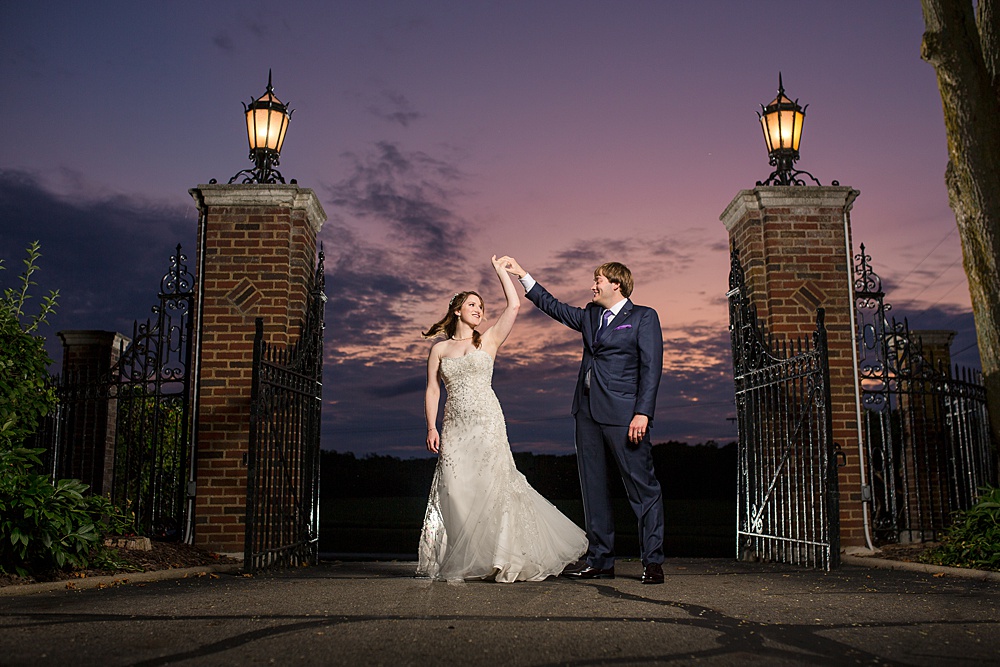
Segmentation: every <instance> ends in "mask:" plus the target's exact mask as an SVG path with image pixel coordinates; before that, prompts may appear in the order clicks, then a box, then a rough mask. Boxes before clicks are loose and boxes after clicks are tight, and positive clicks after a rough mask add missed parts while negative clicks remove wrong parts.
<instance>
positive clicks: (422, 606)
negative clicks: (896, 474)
mask: <svg viewBox="0 0 1000 667" xmlns="http://www.w3.org/2000/svg"><path fill="white" fill-rule="evenodd" d="M413 566H414V564H413V563H398V562H392V563H378V562H373V563H365V562H349V563H348V562H344V563H340V562H334V563H325V564H323V565H321V566H319V567H315V568H308V569H301V570H296V571H292V572H285V573H281V574H275V575H269V576H259V577H254V578H248V577H242V576H239V575H236V574H222V575H216V576H217V578H214V577H213V576H203V577H199V578H189V579H183V580H173V581H170V580H167V581H156V582H148V583H144V584H131V585H126V586H116V587H111V588H105V589H91V590H83V591H69V590H62V591H57V592H46V593H38V594H35V595H28V596H21V597H2V596H0V664H3V665H60V666H69V665H74V666H75V665H100V666H101V667H112V666H114V665H168V664H169V665H175V664H176V665H240V666H247V665H268V664H302V665H377V664H383V665H452V664H454V665H467V664H487V665H492V664H496V665H645V664H656V663H674V664H688V663H698V664H706V665H745V664H767V665H786V664H787V665H794V664H819V665H844V664H875V663H878V664H900V665H902V664H905V665H966V664H967V665H973V664H997V663H998V661H1000V620H998V619H1000V613H998V603H1000V583H997V582H992V581H975V580H971V579H966V578H953V577H951V576H943V577H941V576H934V574H933V573H922V572H911V571H893V570H880V569H868V568H865V567H859V566H854V565H848V566H845V567H843V568H842V569H841V570H839V571H837V572H834V573H824V572H815V571H808V570H799V569H795V568H791V567H784V566H779V565H770V564H748V563H737V562H734V561H729V560H719V559H671V560H668V561H667V563H666V567H665V571H666V573H667V583H666V584H664V585H662V586H643V585H641V584H640V583H639V581H638V576H639V573H640V565H639V564H638V563H635V562H627V563H621V564H620V565H619V577H618V578H617V579H615V580H613V581H599V582H576V581H569V580H565V579H550V580H548V581H545V582H540V583H522V584H490V583H482V582H476V583H464V584H445V583H433V582H430V581H427V580H421V579H416V578H413V577H412V571H413Z"/></svg>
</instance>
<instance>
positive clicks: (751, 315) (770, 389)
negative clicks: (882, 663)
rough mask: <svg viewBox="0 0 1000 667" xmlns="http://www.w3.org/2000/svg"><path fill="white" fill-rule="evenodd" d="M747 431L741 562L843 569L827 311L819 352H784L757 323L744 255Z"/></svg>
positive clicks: (801, 346)
mask: <svg viewBox="0 0 1000 667" xmlns="http://www.w3.org/2000/svg"><path fill="white" fill-rule="evenodd" d="M728 297H729V332H730V337H731V340H732V347H733V376H734V381H735V384H736V413H737V426H738V432H739V445H738V461H739V462H738V467H739V470H738V477H737V501H736V502H737V521H738V525H737V529H736V531H737V532H736V542H737V558H738V559H743V560H756V559H764V560H769V561H779V562H785V563H791V564H796V565H805V566H809V567H816V568H822V569H826V570H830V569H832V568H836V567H838V566H839V564H840V516H839V514H840V503H839V498H840V497H839V492H838V486H837V463H836V460H837V457H836V451H835V445H834V443H833V427H832V421H831V416H830V411H829V405H830V378H829V366H828V361H827V343H826V328H825V326H824V322H823V319H824V311H823V309H822V308H821V309H819V310H818V311H817V313H816V330H815V332H814V333H813V336H812V343H811V345H809V344H807V343H804V342H802V341H794V342H793V343H792V344H791V345H789V344H786V343H782V344H780V345H778V344H777V343H776V342H775V341H774V340H773V338H772V337H771V336H769V335H768V334H767V332H765V331H764V328H763V325H762V324H761V323H760V322H759V321H758V319H757V309H756V307H754V306H753V305H752V303H751V301H750V298H749V294H748V289H747V286H746V283H745V278H744V273H743V268H742V266H741V265H740V261H739V254H738V253H737V252H735V251H734V252H733V254H732V262H731V268H730V274H729V293H728Z"/></svg>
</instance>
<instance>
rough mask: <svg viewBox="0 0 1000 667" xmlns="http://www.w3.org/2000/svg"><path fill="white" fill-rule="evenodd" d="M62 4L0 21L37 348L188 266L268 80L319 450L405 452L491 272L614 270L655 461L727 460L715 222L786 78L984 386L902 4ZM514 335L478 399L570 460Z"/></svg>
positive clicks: (556, 383) (565, 380) (530, 325)
mask: <svg viewBox="0 0 1000 667" xmlns="http://www.w3.org/2000/svg"><path fill="white" fill-rule="evenodd" d="M59 5H60V6H58V9H57V8H56V6H55V5H53V4H51V3H13V2H8V3H3V4H2V5H0V74H2V79H0V80H2V81H3V83H4V88H5V90H4V93H5V95H4V97H5V101H4V103H3V105H2V107H0V108H2V111H0V119H2V120H3V124H2V127H3V128H4V129H5V133H6V135H7V137H6V138H5V139H4V141H3V148H2V149H0V257H2V258H3V259H4V260H5V263H6V264H7V265H8V266H12V267H13V268H16V267H17V266H19V263H20V258H21V256H22V249H23V247H24V246H25V245H26V244H27V243H28V242H29V241H31V240H34V239H40V240H41V241H42V250H43V253H44V258H43V260H42V266H43V271H42V274H40V277H39V283H40V287H41V288H42V289H50V288H51V289H54V288H58V289H60V290H61V292H62V298H61V299H60V304H61V305H60V308H59V312H58V314H57V316H56V317H54V318H53V320H52V326H51V327H50V328H49V329H48V330H47V333H48V334H49V335H50V336H51V337H53V338H54V335H53V333H54V332H55V331H57V330H61V329H86V328H95V329H118V330H120V331H124V332H126V333H127V332H130V331H131V328H132V320H134V319H135V318H138V317H143V318H144V317H146V316H147V314H148V312H149V306H150V305H152V303H153V299H154V298H155V293H156V290H157V287H158V283H159V278H160V276H161V275H162V273H163V272H164V270H165V269H166V267H167V260H168V257H169V255H170V254H171V251H172V249H173V247H174V245H176V244H177V243H178V242H180V243H182V244H184V247H185V249H186V250H187V252H188V253H189V256H190V257H191V265H192V266H193V265H194V234H195V223H196V212H195V208H194V204H193V202H192V201H191V199H190V197H189V195H188V194H187V190H188V188H190V187H193V186H195V185H198V184H202V183H207V182H208V181H209V179H212V178H216V179H218V180H219V181H221V182H225V181H226V180H228V179H229V177H230V176H232V175H233V174H235V173H236V172H237V171H239V170H240V169H243V168H245V167H247V166H249V162H248V161H247V160H246V152H247V149H246V138H245V135H244V126H243V120H242V106H241V104H240V103H241V102H247V101H249V100H250V99H251V98H252V97H257V96H259V95H260V94H261V93H263V91H264V87H265V84H266V82H267V72H268V69H269V68H271V69H273V72H274V87H275V92H276V94H277V96H278V97H279V98H280V99H281V100H282V101H285V102H288V103H290V105H291V107H292V108H293V109H295V113H294V116H293V117H292V121H291V124H290V128H289V131H288V135H287V138H286V141H285V147H284V151H283V154H282V161H281V167H280V169H281V171H282V173H283V174H284V175H285V177H286V179H291V178H295V179H297V180H298V182H299V184H300V185H301V186H303V187H309V188H313V189H314V190H315V191H316V193H317V195H318V196H319V198H320V200H321V202H322V204H323V206H324V208H325V210H326V212H327V214H328V216H329V221H328V222H327V224H326V226H325V227H324V228H323V230H322V232H321V241H322V242H323V243H324V244H325V247H326V251H327V263H326V266H327V292H328V294H329V296H330V302H329V306H328V310H327V365H326V378H325V380H326V381H325V388H324V394H325V397H326V402H327V408H326V410H325V412H324V422H325V430H324V436H323V437H324V447H326V448H329V449H337V450H341V451H354V452H356V453H359V454H362V453H369V452H377V453H384V454H393V455H397V456H404V457H407V456H414V455H422V454H423V453H424V452H423V444H422V440H423V434H424V424H423V417H422V414H421V412H422V408H421V402H422V396H423V393H422V389H423V381H424V380H423V368H424V363H425V359H426V354H427V349H428V346H429V344H428V343H427V342H425V341H423V340H421V338H420V335H419V332H420V330H421V328H426V327H427V326H428V325H429V324H430V323H432V322H433V321H434V320H436V319H437V318H438V317H440V315H441V314H442V313H443V308H444V307H445V305H446V303H447V300H448V298H449V297H450V296H451V294H452V293H454V292H456V291H459V290H462V289H469V288H477V289H479V290H480V291H481V293H482V294H483V296H484V297H485V299H486V305H487V310H488V314H489V311H490V309H491V308H492V309H493V312H494V313H495V312H496V309H497V308H498V307H499V306H500V305H501V299H502V293H501V291H500V289H499V285H498V283H497V281H496V278H495V277H492V270H491V268H490V265H489V257H490V255H491V254H493V253H497V254H511V255H513V256H515V257H516V258H517V259H519V260H520V261H521V263H522V264H523V265H524V266H525V268H527V269H528V270H529V271H531V272H532V274H533V275H534V276H535V277H536V278H538V279H539V281H540V282H542V283H543V284H545V285H546V287H548V288H549V289H550V291H552V292H553V293H555V294H556V295H557V296H559V297H561V298H563V299H564V300H566V301H568V302H570V303H576V304H579V305H583V304H584V303H585V302H586V301H587V298H588V296H589V292H588V288H589V285H590V276H591V274H592V271H593V268H594V267H595V266H596V265H598V264H600V263H601V262H603V261H606V260H618V261H622V262H624V263H626V264H627V265H629V266H630V267H631V268H632V271H633V273H634V274H635V277H636V283H637V287H636V290H635V293H634V296H633V298H634V300H635V301H636V302H637V303H641V304H645V305H650V306H653V307H655V308H656V309H657V310H658V311H659V314H660V319H661V321H662V323H663V326H664V339H665V342H666V349H665V352H666V354H665V369H664V371H665V372H664V378H663V383H662V385H661V391H660V397H659V407H658V411H657V419H656V426H655V431H654V440H657V441H659V440H666V439H671V438H672V439H677V440H682V441H687V442H692V443H694V442H703V441H705V440H708V439H715V440H718V441H728V440H731V439H733V438H734V437H735V428H734V427H733V426H732V425H731V424H730V423H729V422H727V421H726V417H728V416H731V415H732V414H733V410H732V375H731V365H730V357H729V340H728V332H727V331H726V325H727V310H726V302H725V292H726V289H727V277H728V265H729V258H728V254H727V237H726V232H725V229H724V228H723V226H722V224H721V223H720V222H719V220H718V218H719V214H720V213H721V212H722V211H723V209H725V207H726V205H727V204H728V203H729V202H730V200H731V199H732V198H733V197H734V196H735V195H736V194H737V193H738V192H739V190H741V189H744V188H750V187H753V185H754V183H755V182H756V181H758V180H762V179H764V178H766V177H767V175H768V174H769V172H770V169H769V167H768V164H767V156H766V153H765V150H764V143H763V139H762V137H761V133H760V128H759V125H758V123H757V117H756V115H755V111H756V110H757V109H758V108H759V104H761V103H767V102H769V101H770V100H771V99H773V97H774V94H775V90H776V88H777V79H778V72H779V71H781V72H782V73H783V76H784V83H785V88H786V91H787V93H788V95H789V96H790V97H792V98H793V99H794V98H798V99H799V101H800V103H802V104H807V103H808V104H809V108H808V111H807V119H806V123H805V131H804V134H803V137H804V138H803V142H802V150H801V152H802V159H801V160H800V162H799V163H798V166H799V167H800V168H802V169H806V170H808V171H810V172H812V173H813V174H814V175H816V176H817V177H818V178H819V179H820V181H821V182H822V183H823V184H824V185H827V184H829V183H830V181H832V180H838V181H839V182H840V183H841V184H843V185H849V186H852V187H854V188H856V189H858V190H860V191H861V196H860V198H859V199H858V201H857V203H856V204H855V207H854V211H853V233H854V239H855V243H856V244H857V243H860V242H863V243H865V244H866V247H867V249H868V252H869V253H870V254H871V255H873V258H874V259H873V263H874V266H875V270H876V271H877V272H878V273H879V274H880V275H881V276H882V277H883V280H884V283H885V285H886V286H887V291H888V295H889V296H888V299H889V300H890V301H891V302H892V303H893V305H894V312H895V313H896V314H897V315H906V316H908V317H909V318H910V322H911V326H913V327H914V328H951V329H957V330H958V331H959V335H958V337H957V338H956V340H955V343H954V347H953V350H954V352H955V353H956V354H955V360H956V362H958V363H962V364H965V365H977V364H978V355H977V352H976V348H975V336H974V333H973V330H972V318H971V314H970V312H969V311H970V306H969V295H968V288H967V285H966V282H965V276H964V273H963V272H962V265H961V253H960V248H959V241H958V235H957V232H956V231H955V221H954V217H953V215H952V212H951V211H950V209H949V208H948V203H947V196H946V192H945V186H944V178H943V174H944V166H945V162H946V159H947V157H946V151H945V138H944V126H943V122H942V115H941V103H940V97H939V96H938V92H937V86H936V82H935V77H934V71H933V69H932V67H931V66H930V65H928V64H926V63H924V62H923V61H921V60H920V56H919V52H920V38H921V33H922V31H923V23H922V19H921V15H920V7H919V4H918V3H916V2H910V3H901V2H898V0H857V1H845V0H840V1H833V0H830V1H828V2H809V3H792V2H787V0H786V1H783V2H765V1H757V2H744V1H738V0H731V1H721V0H719V1H711V0H705V1H702V2H696V3H695V2H691V3H680V2H652V1H650V2H628V1H617V2H611V1H608V2H585V1H578V0H573V1H570V0H566V1H550V0H547V1H545V2H538V1H533V2H518V1H512V0H507V1H505V2H495V3H494V2H458V1H456V2H421V3H414V2H378V1H370V2H329V1H316V2H294V1H290V2H286V3H283V4H281V5H275V4H274V3H257V2H238V3H237V2H212V3H205V2H169V3H134V2H132V3H124V2H122V3H117V2H101V3H68V2H67V3H59ZM10 273H13V271H10V272H8V275H0V281H2V283H3V284H4V285H9V284H10V282H9V281H10V279H11V278H12V276H11V275H9V274H10ZM522 313H523V314H522V316H521V319H520V321H519V322H518V324H517V326H516V327H515V329H514V333H513V334H512V336H511V338H510V339H509V342H508V344H507V345H506V346H505V347H504V348H503V349H502V350H501V353H500V358H499V360H498V364H497V372H496V378H495V386H496V390H497V393H498V395H499V396H500V399H501V402H502V403H503V405H504V408H505V411H506V414H507V417H508V420H509V421H510V435H511V441H512V444H513V446H514V447H515V449H530V450H534V451H552V452H569V451H571V449H572V422H571V420H570V419H569V404H570V392H571V390H572V387H573V382H574V379H575V375H576V368H577V365H578V362H579V347H580V342H579V335H578V334H574V333H573V332H570V331H569V330H567V329H564V328H562V327H561V326H560V325H558V324H556V323H554V322H552V321H550V320H548V319H547V318H545V317H544V316H541V315H540V314H539V313H537V312H536V311H534V309H533V308H531V307H530V305H528V307H526V308H524V309H523V311H522ZM52 347H53V350H54V353H57V351H58V349H57V347H56V346H52Z"/></svg>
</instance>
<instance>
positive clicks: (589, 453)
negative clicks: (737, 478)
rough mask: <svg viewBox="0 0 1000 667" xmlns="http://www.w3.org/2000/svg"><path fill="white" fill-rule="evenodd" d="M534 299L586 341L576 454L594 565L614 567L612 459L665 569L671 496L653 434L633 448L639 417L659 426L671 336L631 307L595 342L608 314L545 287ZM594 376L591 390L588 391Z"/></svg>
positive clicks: (650, 555) (643, 310) (647, 556)
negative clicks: (663, 487) (656, 459)
mask: <svg viewBox="0 0 1000 667" xmlns="http://www.w3.org/2000/svg"><path fill="white" fill-rule="evenodd" d="M526 296H527V297H528V299H529V300H530V301H531V302H532V303H533V304H535V305H536V306H537V307H538V308H539V309H540V310H541V311H542V312H544V313H545V314H546V315H548V316H549V317H551V318H552V319H554V320H556V321H558V322H561V323H562V324H565V325H566V326H568V327H569V328H571V329H575V330H576V331H579V332H580V333H581V334H583V360H582V362H581V363H580V374H579V376H578V377H577V382H576V391H575V392H574V393H573V415H574V417H575V418H576V454H577V459H576V460H577V466H578V469H579V472H580V488H581V490H582V492H583V509H584V515H585V520H586V524H587V538H588V540H589V541H590V547H589V549H588V551H587V563H588V564H589V565H591V566H592V567H595V568H599V569H607V568H609V567H612V566H614V558H615V553H614V538H615V528H614V512H613V508H612V506H611V498H610V493H609V490H608V486H607V454H608V453H610V454H611V455H612V457H613V458H614V460H615V463H616V464H617V465H618V469H619V471H620V472H621V476H622V481H623V482H624V483H625V490H626V492H627V493H628V499H629V503H630V504H631V505H632V509H633V510H634V511H635V514H636V517H637V518H638V520H639V544H640V546H641V548H642V562H643V564H645V565H648V564H650V563H662V562H663V496H662V494H661V492H660V483H659V481H657V479H656V475H655V473H654V471H653V457H652V445H651V443H650V435H649V429H647V431H646V434H645V436H643V439H642V441H641V442H639V443H638V444H632V443H630V442H629V441H628V426H629V423H631V421H632V417H633V416H635V415H636V414H642V415H646V416H647V417H649V424H650V428H652V424H653V411H654V409H655V407H656V392H657V390H658V389H659V386H660V374H661V373H662V371H663V334H662V332H661V331H660V320H659V317H657V315H656V311H655V310H653V309H652V308H648V307H646V306H637V305H635V304H633V303H632V302H631V301H630V300H626V302H625V305H624V306H623V307H622V309H621V310H620V311H619V312H618V315H617V316H616V317H615V318H614V319H613V320H611V322H610V323H609V324H608V326H607V328H606V329H605V330H604V331H603V332H602V333H601V336H600V340H598V341H596V342H595V340H594V338H595V334H596V333H597V330H598V328H599V327H600V325H601V315H602V314H603V312H604V310H605V309H604V308H603V307H601V306H599V305H597V304H595V303H589V304H587V307H586V308H577V307H575V306H569V305H567V304H565V303H562V302H561V301H559V300H558V299H556V298H555V297H553V296H552V295H551V294H549V292H548V291H546V289H545V288H544V287H542V286H541V285H539V284H538V283H535V285H534V286H532V288H531V289H530V290H529V291H528V292H527V294H526ZM588 371H589V373H590V387H589V389H588V388H587V386H586V378H587V373H588Z"/></svg>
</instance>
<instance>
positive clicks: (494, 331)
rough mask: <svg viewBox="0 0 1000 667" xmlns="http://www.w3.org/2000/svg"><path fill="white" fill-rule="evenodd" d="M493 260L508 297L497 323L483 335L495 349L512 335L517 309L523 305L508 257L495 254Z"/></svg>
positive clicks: (504, 292)
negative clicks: (511, 272) (508, 270)
mask: <svg viewBox="0 0 1000 667" xmlns="http://www.w3.org/2000/svg"><path fill="white" fill-rule="evenodd" d="M492 262H493V268H494V269H495V270H496V272H497V277H498V278H499V279H500V284H501V285H502V286H503V295H504V298H506V299H507V305H506V307H505V308H504V309H503V312H502V313H500V317H498V318H497V322H496V324H494V325H493V326H492V327H490V329H489V331H487V332H486V333H485V334H484V335H483V338H484V339H485V340H486V341H488V342H489V344H490V346H491V347H492V348H493V350H494V351H495V350H498V349H500V346H501V345H503V343H504V341H505V340H507V336H509V335H510V330H511V329H513V328H514V320H516V319H517V311H518V309H519V308H520V307H521V298H520V296H519V295H518V293H517V290H516V289H514V282H513V281H512V280H511V279H510V274H509V273H507V269H508V268H509V267H510V262H509V261H508V260H507V258H506V257H501V258H500V259H497V256H496V255H493V259H492Z"/></svg>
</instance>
